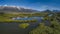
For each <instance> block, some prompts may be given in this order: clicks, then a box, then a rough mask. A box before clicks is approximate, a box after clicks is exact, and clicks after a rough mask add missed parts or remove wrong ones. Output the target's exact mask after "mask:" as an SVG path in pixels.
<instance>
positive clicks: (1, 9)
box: [0, 6, 39, 13]
mask: <svg viewBox="0 0 60 34" xmlns="http://www.w3.org/2000/svg"><path fill="white" fill-rule="evenodd" d="M0 12H5V13H6V12H8V13H10V12H25V13H32V12H39V11H37V10H32V9H26V8H22V7H19V6H0Z"/></svg>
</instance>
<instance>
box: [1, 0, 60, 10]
mask: <svg viewBox="0 0 60 34" xmlns="http://www.w3.org/2000/svg"><path fill="white" fill-rule="evenodd" d="M10 5H12V6H20V7H24V8H30V9H34V10H40V11H41V10H46V9H50V10H60V0H0V6H10Z"/></svg>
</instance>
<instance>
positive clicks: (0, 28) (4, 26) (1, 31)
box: [0, 17, 42, 34]
mask: <svg viewBox="0 0 60 34" xmlns="http://www.w3.org/2000/svg"><path fill="white" fill-rule="evenodd" d="M32 18H35V19H36V20H37V22H36V23H29V24H30V25H29V27H28V28H26V29H22V28H19V27H18V25H19V24H20V23H0V34H28V32H29V31H30V30H32V29H33V28H35V27H37V26H38V24H39V23H41V22H42V17H32Z"/></svg>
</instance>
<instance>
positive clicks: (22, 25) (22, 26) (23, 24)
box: [19, 23, 29, 29]
mask: <svg viewBox="0 0 60 34" xmlns="http://www.w3.org/2000/svg"><path fill="white" fill-rule="evenodd" d="M28 26H29V24H28V23H22V24H19V28H23V29H25V28H27V27H28Z"/></svg>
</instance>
